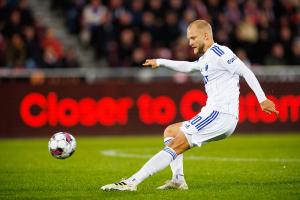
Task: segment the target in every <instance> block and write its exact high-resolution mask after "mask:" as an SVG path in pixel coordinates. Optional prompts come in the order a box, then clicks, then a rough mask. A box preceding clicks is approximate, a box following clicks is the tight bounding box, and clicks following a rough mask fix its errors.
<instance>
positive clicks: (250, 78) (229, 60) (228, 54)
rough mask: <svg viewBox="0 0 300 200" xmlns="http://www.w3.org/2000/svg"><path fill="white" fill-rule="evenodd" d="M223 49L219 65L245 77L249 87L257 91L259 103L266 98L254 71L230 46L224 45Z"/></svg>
mask: <svg viewBox="0 0 300 200" xmlns="http://www.w3.org/2000/svg"><path fill="white" fill-rule="evenodd" d="M222 49H223V54H222V55H221V56H220V58H219V65H220V66H221V67H222V68H223V69H225V70H227V71H229V72H230V73H231V74H234V73H236V74H238V75H239V76H242V77H244V79H245V80H246V82H247V84H248V85H249V87H250V88H251V89H252V91H253V92H254V93H255V95H256V98H257V100H258V102H259V103H261V102H263V101H264V100H266V95H265V93H264V91H263V89H262V88H261V86H260V84H259V82H258V80H257V78H256V77H255V75H254V73H253V72H252V71H251V70H250V69H249V68H248V67H247V66H246V65H245V64H244V63H243V61H241V60H240V59H239V58H238V57H237V56H236V55H235V53H233V52H232V51H231V50H230V49H229V48H228V47H224V46H223V48H222Z"/></svg>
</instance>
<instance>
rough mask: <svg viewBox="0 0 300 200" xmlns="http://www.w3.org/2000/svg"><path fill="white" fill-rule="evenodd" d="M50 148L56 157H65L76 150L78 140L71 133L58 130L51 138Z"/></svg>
mask: <svg viewBox="0 0 300 200" xmlns="http://www.w3.org/2000/svg"><path fill="white" fill-rule="evenodd" d="M48 149H49V152H50V154H51V155H52V156H53V157H54V158H58V159H65V158H68V157H70V156H71V155H72V154H73V153H74V152H75V150H76V140H75V138H74V137H73V136H72V135H71V134H70V133H67V132H58V133H55V134H54V135H53V136H52V137H51V138H50V140H49V143H48Z"/></svg>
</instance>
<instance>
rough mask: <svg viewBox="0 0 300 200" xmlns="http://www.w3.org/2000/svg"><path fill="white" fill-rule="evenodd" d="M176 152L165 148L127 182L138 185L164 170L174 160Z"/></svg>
mask: <svg viewBox="0 0 300 200" xmlns="http://www.w3.org/2000/svg"><path fill="white" fill-rule="evenodd" d="M176 156H177V154H176V152H175V151H174V150H173V149H172V148H170V147H165V148H164V149H163V150H161V151H160V152H158V153H157V154H155V155H154V156H153V157H152V158H151V159H150V160H148V162H146V164H145V165H144V166H143V167H142V168H141V169H140V170H139V171H138V172H137V173H135V174H134V175H132V176H131V177H130V178H129V179H127V180H128V181H130V182H132V183H134V184H139V183H141V182H142V181H143V180H145V179H146V178H148V177H149V176H152V175H153V174H155V173H156V172H158V171H160V170H162V169H164V168H166V167H167V166H168V165H169V164H170V163H171V162H172V161H173V160H174V159H175V158H176Z"/></svg>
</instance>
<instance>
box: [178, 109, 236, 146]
mask: <svg viewBox="0 0 300 200" xmlns="http://www.w3.org/2000/svg"><path fill="white" fill-rule="evenodd" d="M237 123H238V119H237V117H235V116H234V115H230V114H226V113H220V112H218V111H214V110H212V109H209V108H207V107H204V108H203V109H202V110H201V112H200V113H198V114H197V115H196V116H195V117H193V118H192V119H191V120H189V121H184V122H183V123H182V125H181V127H180V130H181V131H182V132H183V133H184V134H185V136H186V138H187V140H188V142H189V145H190V147H194V146H202V145H204V144H206V143H208V142H210V141H216V140H221V139H224V138H226V137H228V136H230V135H231V134H232V133H233V131H234V129H235V127H236V125H237Z"/></svg>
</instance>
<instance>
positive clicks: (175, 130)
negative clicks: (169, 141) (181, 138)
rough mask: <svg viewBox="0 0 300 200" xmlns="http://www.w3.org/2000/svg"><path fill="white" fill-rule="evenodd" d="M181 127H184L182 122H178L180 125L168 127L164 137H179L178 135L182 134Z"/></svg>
mask: <svg viewBox="0 0 300 200" xmlns="http://www.w3.org/2000/svg"><path fill="white" fill-rule="evenodd" d="M181 125H182V122H178V123H175V124H171V125H169V126H167V128H166V129H165V131H164V137H173V138H175V137H176V136H177V134H179V132H181V131H180V127H181Z"/></svg>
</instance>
